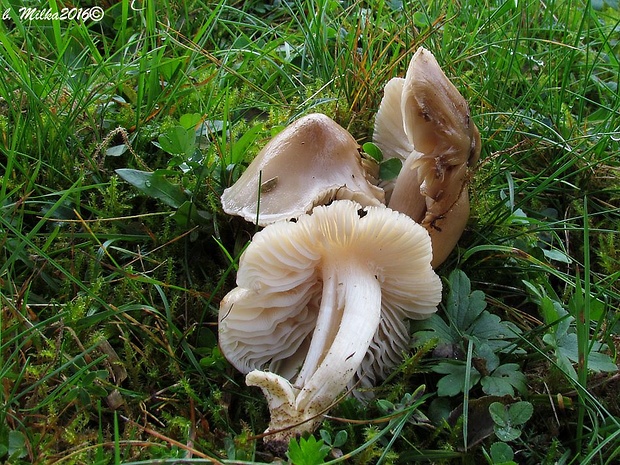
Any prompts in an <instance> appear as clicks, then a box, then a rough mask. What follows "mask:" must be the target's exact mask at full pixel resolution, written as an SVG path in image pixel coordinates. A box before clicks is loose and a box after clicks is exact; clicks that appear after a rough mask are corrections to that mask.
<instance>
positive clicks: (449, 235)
mask: <svg viewBox="0 0 620 465" xmlns="http://www.w3.org/2000/svg"><path fill="white" fill-rule="evenodd" d="M373 139H374V141H375V143H376V144H377V146H379V148H380V149H381V150H382V151H383V153H384V156H386V157H388V158H389V157H399V158H401V159H402V160H404V163H403V168H402V170H401V173H400V174H399V176H398V178H397V179H396V181H395V183H394V185H393V189H389V190H390V197H389V202H388V206H389V207H390V208H392V209H394V210H397V211H400V212H403V213H406V214H407V215H409V216H410V217H411V218H413V219H414V220H415V221H418V222H420V223H421V224H422V225H423V226H424V227H425V228H426V229H428V231H429V233H430V235H431V240H432V243H433V262H432V264H433V267H437V266H439V265H440V264H441V263H442V262H443V261H444V260H445V259H446V258H447V256H448V255H449V254H450V252H451V251H452V249H453V248H454V246H455V245H456V242H457V241H458V239H459V237H460V236H461V234H462V232H463V230H464V228H465V225H466V224H467V218H468V216H469V196H468V193H467V184H468V180H469V172H470V170H471V168H472V167H473V165H474V164H475V163H476V162H477V161H478V157H479V155H480V133H479V131H478V128H476V125H475V124H474V123H473V122H472V121H471V118H470V113H469V107H468V105H467V102H466V101H465V99H464V98H463V96H462V95H461V94H460V93H459V91H458V90H457V89H456V87H454V85H453V84H452V83H451V82H450V81H449V80H448V78H447V77H446V75H445V74H444V73H443V71H442V70H441V68H440V66H439V64H438V63H437V60H436V59H435V57H434V56H433V54H432V53H431V52H429V51H428V50H426V49H424V48H422V47H420V48H419V49H418V50H417V51H416V53H415V54H414V56H413V58H412V60H411V63H410V64H409V68H408V70H407V74H406V76H405V79H402V78H394V79H392V80H391V81H389V82H388V84H387V85H386V86H385V92H384V97H383V100H382V102H381V105H380V106H379V111H378V112H377V117H376V120H375V133H374V136H373Z"/></svg>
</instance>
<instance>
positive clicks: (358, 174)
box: [222, 113, 384, 226]
mask: <svg viewBox="0 0 620 465" xmlns="http://www.w3.org/2000/svg"><path fill="white" fill-rule="evenodd" d="M361 160H362V159H361V156H360V152H359V150H358V144H357V142H356V141H355V139H354V138H353V137H352V136H351V135H350V134H349V133H348V132H347V131H346V130H345V129H344V128H342V127H341V126H340V125H338V124H337V123H336V122H335V121H333V120H332V119H331V118H329V117H327V116H325V115H323V114H320V113H314V114H310V115H307V116H304V117H302V118H300V119H298V120H297V121H295V122H293V123H292V124H290V125H289V126H287V127H286V128H285V129H284V130H283V131H282V132H280V133H279V134H278V135H276V136H275V137H274V138H273V139H271V141H269V143H268V144H267V145H266V146H265V147H264V148H263V149H262V150H261V151H260V153H259V154H258V155H257V156H256V158H255V159H254V160H253V161H252V163H250V165H249V166H248V168H247V169H246V170H245V172H244V173H243V174H242V175H241V176H240V177H239V179H238V180H237V181H236V182H235V184H234V185H232V186H231V187H229V188H227V189H225V190H224V193H223V195H222V207H223V209H224V211H225V212H226V213H228V214H230V215H239V216H242V217H243V218H244V219H245V220H247V221H250V222H256V221H257V218H258V225H259V226H265V225H267V224H270V223H273V222H275V221H277V220H281V219H291V218H296V217H298V216H299V215H302V214H304V213H307V212H309V211H310V210H311V209H312V208H313V207H314V206H315V205H319V204H326V203H328V202H330V201H332V200H334V199H350V200H355V201H356V202H359V203H360V204H362V205H381V204H383V202H384V194H383V190H382V189H380V188H378V187H377V186H375V185H372V184H371V183H370V182H369V181H368V179H367V173H366V170H365V169H364V167H363V166H362V161H361Z"/></svg>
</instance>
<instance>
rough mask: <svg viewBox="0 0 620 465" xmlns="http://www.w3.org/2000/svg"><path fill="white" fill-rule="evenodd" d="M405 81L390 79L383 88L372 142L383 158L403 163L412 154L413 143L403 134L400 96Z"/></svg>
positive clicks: (397, 78)
mask: <svg viewBox="0 0 620 465" xmlns="http://www.w3.org/2000/svg"><path fill="white" fill-rule="evenodd" d="M404 85H405V79H403V78H400V77H395V78H392V79H390V80H389V81H388V82H387V84H386V85H385V87H384V88H383V98H382V99H381V104H380V105H379V110H378V111H377V116H376V117H375V127H374V131H373V142H374V143H375V144H376V145H377V147H379V148H380V149H381V153H382V154H383V158H385V159H388V158H399V159H400V160H402V161H405V160H406V159H407V158H408V157H409V155H410V154H411V152H413V142H412V141H410V140H409V137H408V136H407V133H406V132H405V126H404V122H403V112H402V99H403V98H402V94H403V87H404Z"/></svg>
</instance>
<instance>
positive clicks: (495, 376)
mask: <svg viewBox="0 0 620 465" xmlns="http://www.w3.org/2000/svg"><path fill="white" fill-rule="evenodd" d="M526 381H527V380H526V378H525V375H524V374H523V373H522V372H521V369H520V367H519V365H518V364H516V363H506V364H504V365H500V366H499V367H497V369H495V370H494V371H493V372H492V373H491V374H490V375H489V376H485V377H483V378H482V380H481V381H480V384H481V385H482V390H483V391H484V392H485V393H486V394H489V395H496V396H504V395H510V396H513V395H514V394H515V392H514V391H515V389H516V390H517V391H518V392H525V391H526V390H527V387H526Z"/></svg>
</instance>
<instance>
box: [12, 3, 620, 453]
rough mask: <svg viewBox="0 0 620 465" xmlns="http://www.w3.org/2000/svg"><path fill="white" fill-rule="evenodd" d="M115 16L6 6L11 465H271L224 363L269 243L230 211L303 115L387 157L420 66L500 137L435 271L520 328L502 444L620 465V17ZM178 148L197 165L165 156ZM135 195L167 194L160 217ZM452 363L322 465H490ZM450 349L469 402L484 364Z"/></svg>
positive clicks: (415, 358)
mask: <svg viewBox="0 0 620 465" xmlns="http://www.w3.org/2000/svg"><path fill="white" fill-rule="evenodd" d="M104 3H105V5H107V6H106V7H105V14H104V16H103V19H102V20H101V21H98V22H95V21H84V22H76V21H68V20H32V21H28V20H22V19H20V16H19V15H20V6H21V5H22V4H21V3H20V2H17V3H14V2H13V3H9V2H7V1H5V2H3V3H2V12H6V14H7V15H8V16H9V17H5V18H3V20H2V22H1V23H0V43H1V45H0V68H1V72H0V213H1V214H0V382H1V385H0V460H3V461H8V462H9V463H41V464H48V463H49V464H51V463H63V464H65V463H97V464H104V463H118V464H120V463H172V462H174V461H175V460H178V459H181V458H183V459H184V460H186V461H187V462H188V463H192V462H195V463H212V462H215V463H264V462H268V461H270V460H271V458H272V457H271V455H270V453H269V452H268V451H266V450H265V449H264V446H263V444H262V441H261V440H260V439H257V438H256V436H258V435H260V434H261V433H262V431H263V430H264V429H265V427H266V425H267V423H268V411H267V409H266V404H265V402H264V400H263V399H262V398H261V396H260V395H259V394H258V393H257V392H256V391H255V390H253V389H248V388H246V387H245V386H244V383H243V378H242V376H241V375H240V374H239V373H236V372H235V371H234V370H233V369H232V368H231V367H230V366H229V365H228V364H227V362H226V361H225V360H224V359H223V357H222V356H221V354H220V353H219V350H218V348H217V339H216V334H217V328H216V321H217V318H216V315H217V308H218V305H219V301H220V299H221V298H222V296H223V295H224V294H225V293H226V292H227V291H228V290H230V289H231V288H232V287H233V285H234V274H235V269H236V266H237V260H238V257H239V255H240V253H241V251H242V250H243V248H244V246H245V245H246V244H247V242H248V240H249V239H250V238H251V235H252V233H253V231H254V228H253V226H249V225H246V224H243V223H242V222H241V221H238V220H236V219H231V218H229V217H227V216H226V215H225V214H223V212H222V211H221V208H220V205H219V196H220V194H221V192H222V190H223V189H224V188H225V187H227V186H229V185H230V184H232V183H233V182H234V180H235V179H236V178H237V177H238V176H239V174H240V172H241V171H242V170H243V167H244V166H245V165H246V164H247V162H248V161H249V160H251V158H252V156H253V155H255V154H256V153H257V152H258V150H259V149H260V147H262V146H263V145H264V144H265V143H266V141H267V140H268V139H269V138H270V137H271V136H272V134H273V133H274V132H275V131H277V130H278V129H279V128H281V127H283V126H285V125H286V124H288V123H289V122H290V121H292V120H293V119H295V118H297V117H299V116H300V115H303V114H306V113H308V112H311V111H319V112H323V113H326V114H328V115H329V116H331V117H333V118H334V119H336V120H337V121H338V122H339V123H341V124H342V125H343V126H344V127H346V128H348V129H349V130H350V131H351V132H352V133H353V134H354V135H355V137H356V138H357V139H358V140H359V141H360V143H363V142H366V141H368V140H370V138H371V136H372V124H373V118H374V115H375V113H376V110H377V106H378V104H379V101H380V99H381V91H382V87H383V85H384V84H385V82H387V80H388V79H389V78H391V77H393V76H396V75H403V74H404V71H405V70H406V67H407V65H408V62H409V59H410V57H411V56H412V54H413V52H414V51H415V49H416V48H417V47H418V46H420V45H424V46H425V47H426V48H428V49H430V50H431V51H432V52H433V53H434V54H435V55H436V57H437V59H438V61H439V63H440V64H441V65H442V67H443V69H444V71H445V72H446V74H447V75H448V76H449V77H450V78H451V79H452V81H453V82H454V84H455V85H456V87H457V88H458V89H459V90H460V91H461V93H462V94H463V95H464V96H465V98H466V100H468V102H469V103H470V106H471V112H472V117H473V119H474V121H475V123H476V124H477V126H478V128H479V129H480V133H481V136H482V141H483V151H482V155H481V162H480V165H479V168H478V170H477V171H476V173H475V176H474V178H473V179H472V182H471V186H470V191H471V199H472V214H471V218H470V222H469V225H468V228H467V231H466V233H465V234H464V236H463V237H462V239H461V241H460V242H459V247H458V249H457V250H456V251H455V252H454V253H453V254H452V255H451V257H450V259H449V260H448V261H447V262H446V263H445V264H444V265H443V266H442V267H441V268H440V269H439V270H438V272H439V274H440V275H441V276H442V277H444V278H445V279H446V283H447V279H448V276H449V275H450V273H451V272H452V271H453V270H455V269H459V270H462V271H463V272H465V273H466V275H467V276H468V277H469V279H470V280H471V287H472V289H473V290H482V291H484V293H485V298H486V302H487V310H488V311H489V312H490V313H491V314H494V315H497V316H498V317H499V318H501V320H502V321H503V322H505V323H506V324H511V325H513V326H514V327H515V328H517V330H518V337H517V342H516V344H515V345H514V346H512V347H511V348H510V349H507V350H502V351H500V350H498V351H497V352H496V353H495V355H494V356H497V357H498V358H499V360H500V361H501V363H504V364H506V363H513V364H517V365H518V367H519V370H520V371H521V372H522V373H523V374H524V375H525V376H526V380H527V383H526V389H525V390H524V391H523V392H521V393H518V394H515V396H517V395H518V397H520V398H521V399H523V400H525V401H528V402H530V403H531V404H532V405H533V406H534V416H533V417H532V419H530V420H529V421H528V423H527V426H526V427H525V428H524V429H523V431H522V432H521V435H520V436H519V438H517V439H514V440H511V441H508V442H507V444H508V445H509V446H510V448H511V449H512V450H513V451H515V461H516V462H517V463H528V464H529V463H531V464H534V463H567V464H568V463H570V464H573V463H582V464H586V463H599V464H611V463H615V462H617V461H618V459H619V457H620V405H619V401H618V395H617V392H618V390H619V388H620V378H619V377H618V373H617V371H615V372H614V371H604V370H603V371H601V370H599V369H598V368H600V366H601V363H602V362H601V360H602V359H601V358H600V357H607V358H605V359H604V360H607V361H609V360H614V361H616V360H617V359H616V357H617V351H618V348H619V347H620V321H619V315H620V313H619V312H620V285H619V283H620V253H619V252H618V251H620V232H619V231H620V158H619V156H618V154H619V153H620V132H619V131H620V93H619V90H618V86H619V84H620V63H619V60H618V57H619V56H620V45H619V44H620V42H619V41H620V32H619V31H620V12H619V10H618V9H617V2H608V3H609V5H602V2H596V3H594V4H591V3H585V2H582V1H570V0H562V1H561V0H557V1H546V2H545V1H542V2H541V1H533V0H530V1H521V2H516V1H507V2H501V1H498V2H488V1H482V0H463V1H460V2H448V1H432V2H418V1H414V2H398V1H389V2H378V1H377V2H359V1H350V2H349V1H347V2H336V1H333V0H314V1H310V0H293V1H290V2H262V1H251V2H241V1H223V0H222V1H216V2H204V1H189V2H183V3H178V4H177V3H175V2H171V1H169V0H167V1H164V2H160V3H158V4H156V3H154V2H144V3H143V4H140V5H141V9H136V8H135V7H136V5H137V3H136V2H133V3H132V2H129V1H127V0H121V1H120V2H119V3H116V4H114V5H111V4H110V3H108V2H104ZM48 5H49V6H48ZM79 6H80V7H82V8H88V5H86V4H85V5H79ZM102 6H103V4H102ZM48 7H49V8H51V9H52V11H54V10H56V9H60V8H62V7H63V5H61V4H58V3H56V2H55V1H54V2H50V3H49V4H45V6H37V8H40V9H43V8H45V9H47V8H48ZM194 115H197V116H194ZM194 126H196V127H200V128H202V132H201V135H200V137H198V138H194V137H193V133H192V132H191V131H189V132H188V131H187V128H188V127H189V128H192V127H194ZM117 128H123V129H117ZM173 133H174V134H177V135H178V134H181V135H182V134H189V135H190V136H188V137H189V138H188V139H186V140H185V142H184V143H185V144H186V147H187V151H184V152H183V151H180V152H179V153H171V152H174V150H173V149H171V148H170V147H169V146H166V145H165V144H164V145H162V137H167V136H166V135H169V134H173ZM181 140H183V138H182V137H181ZM179 143H180V142H179ZM128 145H130V147H128ZM166 148H167V149H166ZM181 152H182V153H181ZM118 169H133V170H140V171H152V172H154V173H155V174H154V175H153V176H152V177H149V178H148V179H147V180H148V182H149V183H155V187H156V188H158V189H160V191H159V194H157V195H154V194H153V191H148V190H147V189H143V190H139V189H135V188H134V187H132V186H131V185H130V184H129V183H127V182H125V181H124V180H123V179H122V178H120V177H119V175H118V174H117V172H116V170H118ZM161 192H164V194H161ZM442 310H443V312H442V314H443V315H445V312H446V307H445V306H442ZM456 329H458V330H459V331H463V330H464V329H465V328H456ZM474 336H475V333H474ZM436 343H437V341H433V340H429V341H427V342H426V343H425V344H422V345H418V346H416V347H414V348H412V352H411V354H408V355H407V356H406V357H405V359H404V362H403V365H402V366H401V367H400V368H399V371H398V372H397V373H395V374H394V375H393V376H392V377H390V379H389V380H387V381H386V382H385V383H384V384H382V385H381V386H379V387H378V388H377V399H376V400H374V401H372V402H371V403H370V404H369V405H366V406H364V405H361V404H360V403H359V402H358V401H356V400H353V399H346V400H344V401H342V402H341V403H340V404H339V405H338V406H337V407H335V408H334V409H333V410H332V411H331V415H332V417H331V418H330V419H328V420H326V421H325V423H324V424H323V426H322V428H321V429H322V430H323V431H322V432H321V434H319V432H317V433H316V434H315V436H316V437H317V438H321V437H323V435H325V434H327V436H325V437H323V440H324V441H325V438H329V437H335V435H336V433H338V432H339V431H346V433H347V436H346V441H345V442H344V443H342V444H341V443H339V444H338V447H335V449H338V450H341V452H342V453H343V454H344V455H343V458H342V459H335V458H334V457H336V456H337V455H328V456H327V458H326V460H331V461H332V462H334V463H336V462H338V461H341V462H344V461H346V463H356V464H364V463H411V462H412V461H416V460H427V461H431V462H433V463H476V462H477V463H480V461H483V462H484V461H487V462H489V463H499V462H498V461H497V460H496V459H494V458H493V456H492V454H491V452H490V451H491V445H492V444H493V443H494V442H495V443H497V442H498V439H497V437H496V436H495V435H494V434H492V432H490V433H489V434H488V437H483V438H480V440H479V441H477V442H475V443H474V442H472V432H470V431H465V432H464V431H463V425H467V424H469V425H472V424H476V423H477V422H481V421H483V419H485V418H487V416H485V415H486V414H487V412H486V411H485V410H484V408H483V409H481V408H480V407H479V406H480V405H483V406H486V405H487V404H485V402H487V401H488V400H489V397H488V395H487V393H486V392H484V391H483V390H482V388H481V385H480V384H475V383H474V385H473V386H472V388H471V389H469V390H468V389H466V390H465V392H464V393H463V392H461V393H460V394H458V395H445V393H443V392H442V391H441V387H440V388H438V382H439V380H440V375H439V373H437V371H434V369H435V368H437V366H438V363H440V361H438V360H437V359H436V358H433V349H434V348H435V344H436ZM455 344H457V345H458V344H462V346H461V349H462V350H463V356H462V358H463V360H464V362H462V363H463V365H462V366H463V367H466V368H464V370H465V371H464V372H463V373H465V379H467V380H469V381H472V380H474V379H475V378H476V375H477V372H476V371H474V369H473V368H472V364H473V366H475V363H476V361H478V362H479V361H480V356H479V354H477V353H476V352H475V349H473V347H474V346H473V344H469V343H468V342H467V339H463V340H461V341H460V342H459V341H457V342H455ZM601 344H603V345H601ZM567 354H569V355H570V356H573V355H574V357H575V359H574V360H572V359H571V358H570V357H568V356H567ZM487 355H488V357H489V359H491V358H493V357H494V356H492V355H490V354H487ZM465 361H467V362H472V363H471V364H466V363H465ZM454 373H456V372H454ZM465 379H463V381H465ZM420 385H425V386H426V388H425V390H424V394H422V392H421V391H419V390H418V387H419V386H420ZM439 386H441V385H439ZM414 393H415V395H413V396H411V395H410V396H407V394H414ZM464 402H465V404H466V405H469V409H465V410H463V403H464ZM463 411H464V412H465V415H464V417H461V419H460V420H457V419H455V418H453V417H450V418H448V419H446V417H447V414H448V413H449V412H456V413H459V412H463ZM457 416H458V415H457ZM427 417H428V418H429V419H428V420H427V419H425V418H427ZM342 419H347V420H346V421H344V420H342ZM491 426H492V425H491ZM491 431H492V430H491ZM340 437H341V438H342V435H341V436H340ZM464 438H465V439H464ZM468 441H469V442H468ZM324 444H327V445H329V443H328V442H324ZM302 449H303V448H302ZM334 452H336V451H335V450H334Z"/></svg>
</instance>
